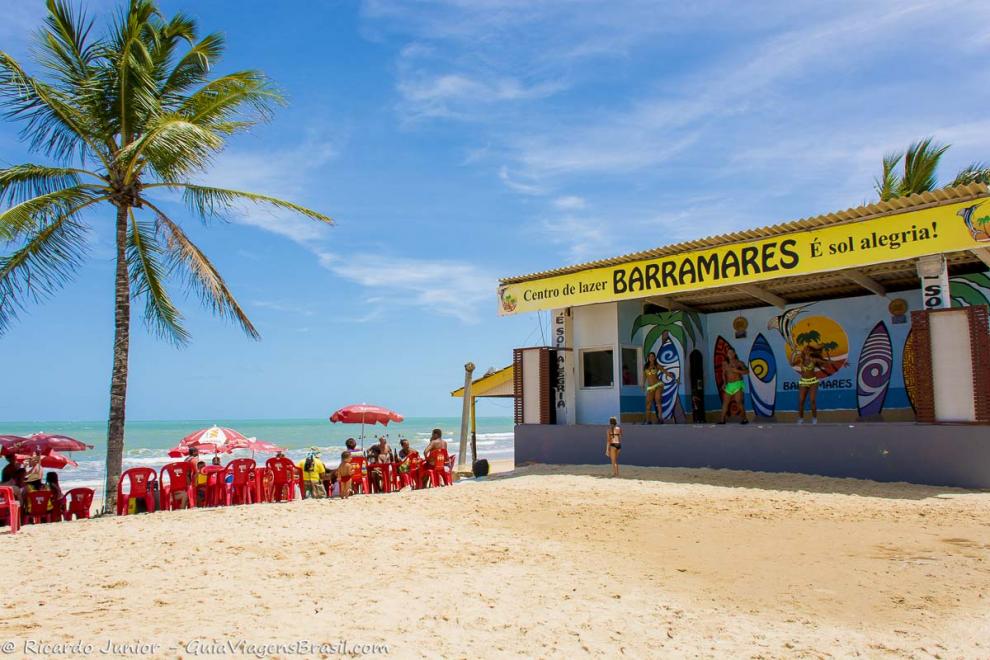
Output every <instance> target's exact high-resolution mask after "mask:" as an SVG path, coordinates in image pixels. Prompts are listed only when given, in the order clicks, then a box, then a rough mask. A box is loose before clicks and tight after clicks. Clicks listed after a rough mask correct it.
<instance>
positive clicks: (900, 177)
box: [873, 137, 990, 202]
mask: <svg viewBox="0 0 990 660" xmlns="http://www.w3.org/2000/svg"><path fill="white" fill-rule="evenodd" d="M948 149H949V145H947V144H946V145H943V144H939V143H937V142H935V141H934V140H933V138H930V137H928V138H925V139H923V140H919V141H918V142H915V143H913V144H911V145H910V146H909V147H908V148H907V150H906V151H905V152H904V153H903V154H899V153H890V154H887V155H885V156H884V157H883V162H882V164H881V173H880V176H879V177H877V178H875V179H874V180H873V190H874V191H875V192H876V193H877V197H879V198H880V201H883V202H887V201H890V200H891V199H894V198H895V197H905V196H907V195H914V194H917V193H922V192H929V191H932V190H935V189H936V188H938V178H937V172H938V166H939V163H940V162H941V160H942V156H944V155H945V152H946V151H947V150H948ZM902 163H903V167H902V168H901V171H900V172H898V171H897V167H898V165H901V164H902ZM970 183H984V184H988V185H990V166H988V165H986V164H985V163H980V162H975V163H971V164H969V165H968V166H966V167H965V168H964V169H962V170H961V171H960V172H959V173H958V174H956V176H955V178H954V179H953V180H952V182H951V183H950V184H948V185H949V186H961V185H966V184H970Z"/></svg>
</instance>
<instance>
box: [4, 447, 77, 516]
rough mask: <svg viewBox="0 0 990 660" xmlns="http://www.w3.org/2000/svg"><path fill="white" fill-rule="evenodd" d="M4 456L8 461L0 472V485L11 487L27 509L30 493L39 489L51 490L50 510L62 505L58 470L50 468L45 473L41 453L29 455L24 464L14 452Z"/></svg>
mask: <svg viewBox="0 0 990 660" xmlns="http://www.w3.org/2000/svg"><path fill="white" fill-rule="evenodd" d="M4 458H5V459H6V461H7V462H6V463H5V464H4V466H3V471H2V474H0V486H7V487H9V488H10V489H11V490H12V491H13V493H14V497H15V498H16V499H17V500H18V501H19V502H20V504H21V507H22V508H23V509H25V510H26V509H27V499H28V494H29V493H31V492H33V491H39V490H48V491H51V494H52V496H51V499H50V500H49V501H48V510H49V512H52V511H55V510H56V509H57V508H59V507H61V506H62V496H63V493H62V487H61V486H60V485H59V482H58V472H54V471H51V470H50V471H49V472H48V473H47V474H44V471H43V470H42V466H41V455H40V454H37V453H36V454H35V455H33V456H29V457H28V458H27V459H25V460H24V463H23V464H21V463H19V462H18V461H17V456H16V455H15V454H14V453H8V454H4Z"/></svg>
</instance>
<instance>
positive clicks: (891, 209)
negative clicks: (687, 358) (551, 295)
mask: <svg viewBox="0 0 990 660" xmlns="http://www.w3.org/2000/svg"><path fill="white" fill-rule="evenodd" d="M988 194H990V192H988V188H987V186H986V185H985V184H982V183H973V184H969V185H965V186H956V187H954V188H941V189H939V190H934V191H932V192H926V193H920V194H917V195H910V196H908V197H898V198H896V199H892V200H890V201H888V202H876V203H873V204H867V205H865V206H857V207H855V208H851V209H846V210H845V211H837V212H835V213H827V214H824V215H816V216H813V217H810V218H804V219H801V220H793V221H791V222H783V223H780V224H776V225H770V226H767V227H757V228H754V229H744V230H742V231H736V232H731V233H728V234H719V235H717V236H708V237H705V238H699V239H695V240H693V241H684V242H681V243H674V244H672V245H665V246H663V247H658V248H654V249H652V250H644V251H642V252H633V253H630V254H624V255H621V256H618V257H611V258H607V259H599V260H598V261H589V262H586V263H582V264H575V265H572V266H564V267H561V268H555V269H552V270H545V271H541V272H538V273H530V274H529V275H519V276H516V277H506V278H503V279H502V280H500V281H501V283H502V284H516V283H519V282H528V281H530V280H538V279H542V278H544V277H552V276H555V275H565V274H569V273H576V272H579V271H582V270H589V269H592V268H599V267H602V266H615V265H618V264H624V263H628V262H631V261H639V260H641V259H652V258H657V257H664V256H668V255H671V254H677V253H679V252H687V251H690V250H699V249H706V248H713V247H719V246H722V245H730V244H732V243H739V242H742V241H751V240H758V239H763V238H772V237H774V236H780V235H781V234H789V233H791V232H797V231H806V230H812V229H817V228H819V227H826V226H830V225H840V224H845V223H850V222H858V221H861V220H871V219H873V218H880V217H883V216H887V215H894V214H897V213H906V212H909V211H919V210H922V209H925V208H929V207H933V206H942V205H945V204H953V203H958V202H966V201H969V200H971V199H977V198H980V197H986V196H988ZM961 259H963V260H964V261H973V262H975V261H978V260H977V259H976V258H975V257H967V256H965V255H964V256H962V257H961ZM899 263H900V262H899ZM890 265H891V264H887V265H886V266H888V267H889V266H890ZM911 270H913V267H912V269H911ZM829 275H831V274H828V273H826V274H822V275H809V276H806V277H798V278H789V279H794V280H801V281H804V280H812V281H814V280H815V279H821V280H826V279H828V276H829ZM913 281H914V282H917V277H916V276H915V277H914V280H913ZM909 286H910V285H909ZM853 289H854V290H855V287H853ZM860 290H861V289H860ZM715 291H717V290H713V293H714V292H715ZM698 293H699V292H694V293H693V294H691V298H692V299H695V298H697V297H698ZM674 298H675V299H676V296H675V297H674ZM712 311H714V310H712Z"/></svg>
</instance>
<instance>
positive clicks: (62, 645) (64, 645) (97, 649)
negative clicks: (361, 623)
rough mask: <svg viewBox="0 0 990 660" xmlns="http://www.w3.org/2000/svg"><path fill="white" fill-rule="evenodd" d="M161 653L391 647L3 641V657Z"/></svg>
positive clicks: (346, 651) (378, 651) (349, 653)
mask: <svg viewBox="0 0 990 660" xmlns="http://www.w3.org/2000/svg"><path fill="white" fill-rule="evenodd" d="M162 653H165V654H169V653H183V654H186V655H188V656H191V657H215V656H228V657H250V658H267V657H271V656H273V655H283V656H291V655H299V656H313V655H340V656H346V657H361V656H370V655H388V653H389V645H388V644H385V643H371V642H352V641H350V640H345V639H341V640H337V641H333V642H316V641H313V640H306V639H299V640H295V641H290V642H258V641H251V640H247V639H226V640H218V639H209V640H207V639H193V640H190V641H187V642H180V643H179V644H161V643H158V642H141V641H131V642H118V641H113V640H103V641H101V642H98V643H94V642H84V641H82V640H75V641H71V642H46V641H42V640H37V639H25V640H21V641H14V640H6V641H3V642H0V654H2V655H14V654H17V655H20V656H45V657H55V656H109V657H113V656H118V657H141V656H155V655H161V654H162Z"/></svg>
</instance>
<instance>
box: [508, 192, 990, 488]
mask: <svg viewBox="0 0 990 660" xmlns="http://www.w3.org/2000/svg"><path fill="white" fill-rule="evenodd" d="M988 266H990V193H988V190H987V187H986V186H985V185H982V184H973V185H968V186H959V187H955V188H946V189H942V190H937V191H934V192H930V193H923V194H919V195H912V196H910V197H904V198H898V199H894V200H891V201H888V202H879V203H876V204H870V205H867V206H861V207H857V208H853V209H849V210H846V211H840V212H837V213H829V214H826V215H820V216H815V217H810V218H806V219H803V220H797V221H793V222H786V223H782V224H776V225H771V226H767V227H760V228H753V229H746V230H743V231H738V232H734V233H731V234H723V235H720V236H712V237H708V238H702V239H698V240H694V241H688V242H685V243H679V244H675V245H668V246H665V247H659V248H656V249H653V250H647V251H644V252H638V253H634V254H628V255H624V256H620V257H613V258H608V259H601V260H599V261H594V262H590V263H584V264H578V265H573V266H565V267H561V268H555V269H552V270H547V271H543V272H538V273H534V274H531V275H524V276H520V277H508V278H505V279H503V280H501V282H500V286H499V289H498V306H499V313H500V314H502V315H509V314H522V313H526V312H532V311H537V310H546V311H548V312H549V313H550V315H551V320H552V333H551V334H552V341H551V345H549V346H544V347H535V348H523V349H517V350H516V351H515V352H514V356H513V370H512V375H513V391H514V395H515V421H516V429H515V456H516V462H517V464H521V463H526V462H529V461H533V462H543V463H599V462H604V461H605V460H606V459H605V455H604V437H605V424H607V422H608V419H609V417H613V416H614V417H616V418H618V419H619V420H621V423H622V424H623V450H622V461H623V462H624V463H629V464H634V465H653V466H681V467H703V466H704V467H715V468H733V469H743V470H766V471H793V472H805V473H810V474H822V475H829V476H841V477H858V478H869V479H876V480H881V481H900V480H903V481H911V482H916V483H929V484H938V485H954V486H964V487H979V488H986V487H990V427H988V425H990V332H988V316H987V305H988V303H990V273H988ZM806 348H807V350H808V352H809V353H813V354H814V355H815V356H816V361H815V363H814V369H813V371H814V374H813V375H812V374H811V373H801V372H802V369H804V370H806V371H807V370H808V369H809V367H808V365H807V364H806V363H805V360H803V359H802V358H801V357H800V356H801V355H802V351H804V350H805V349H806ZM650 353H654V354H655V355H656V357H657V362H658V363H659V364H660V365H661V366H662V367H663V370H662V376H661V377H660V381H661V382H660V385H659V394H658V395H656V396H655V397H651V398H655V399H658V401H655V402H654V403H653V404H652V406H651V408H652V410H653V411H655V413H656V412H658V413H659V415H658V416H657V417H659V419H653V417H654V416H655V413H654V414H651V416H650V417H649V418H648V417H647V416H646V394H645V388H644V363H645V361H646V358H647V356H648V355H649V354H650ZM733 354H734V355H736V356H738V359H740V360H741V361H742V362H744V363H745V364H746V366H747V367H748V373H747V374H746V375H745V376H744V377H743V407H742V409H740V407H739V406H738V405H737V404H733V405H732V406H731V407H730V410H729V418H728V423H727V424H725V425H718V424H715V422H716V421H718V419H719V418H720V413H721V410H722V405H723V401H724V398H723V397H725V396H726V387H727V383H726V371H725V369H723V365H724V363H725V361H726V360H727V359H729V356H730V355H733ZM802 363H805V364H804V366H802ZM802 377H805V378H811V379H812V380H814V381H817V391H816V394H817V409H818V413H817V420H813V419H812V418H811V416H810V411H809V410H807V407H806V412H805V414H804V420H803V422H804V423H801V424H798V423H797V422H798V421H799V420H798V404H799V397H800V394H801V388H802V385H801V383H802V380H801V379H802ZM805 382H810V381H805ZM733 389H734V388H733ZM647 419H650V420H651V421H654V422H657V421H659V422H662V423H654V424H650V425H647V424H644V422H645V421H646V420H647ZM744 419H745V421H746V422H748V423H747V424H745V425H744V424H742V423H741V422H742V421H743V420H744ZM813 421H816V422H817V423H812V422H813Z"/></svg>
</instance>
